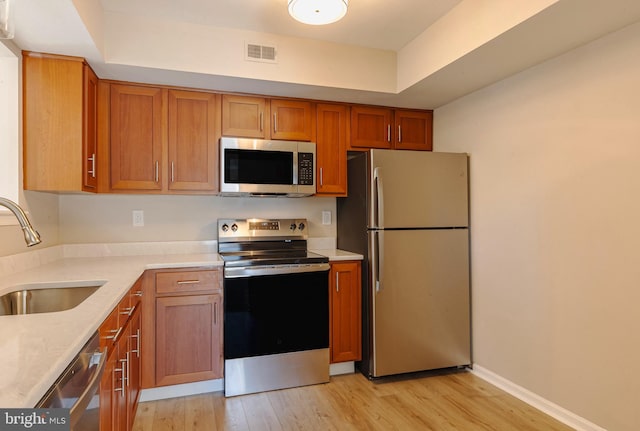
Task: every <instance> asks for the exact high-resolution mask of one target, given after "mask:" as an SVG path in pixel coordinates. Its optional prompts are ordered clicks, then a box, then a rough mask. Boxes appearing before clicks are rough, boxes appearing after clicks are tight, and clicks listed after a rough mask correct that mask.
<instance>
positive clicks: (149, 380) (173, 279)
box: [142, 268, 223, 388]
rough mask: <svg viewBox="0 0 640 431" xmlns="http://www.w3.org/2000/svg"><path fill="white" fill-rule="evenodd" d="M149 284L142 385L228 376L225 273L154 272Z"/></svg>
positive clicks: (147, 280) (147, 279) (148, 275)
mask: <svg viewBox="0 0 640 431" xmlns="http://www.w3.org/2000/svg"><path fill="white" fill-rule="evenodd" d="M144 280H145V281H144V291H145V296H144V297H143V309H144V319H143V322H142V326H143V328H142V332H143V333H144V334H145V338H144V339H143V345H142V361H143V363H142V365H143V367H142V369H143V376H142V387H143V388H153V387H158V386H166V385H176V384H182V383H191V382H197V381H202V380H212V379H219V378H222V377H223V356H222V346H223V344H222V336H223V333H222V322H223V320H222V319H223V317H222V316H223V302H222V301H223V291H222V271H221V270H220V269H218V268H214V269H211V268H201V269H197V268H193V269H180V270H175V269H174V270H171V269H166V270H164V269H162V270H151V271H147V272H146V273H145V275H144ZM146 334H149V336H147V335H146Z"/></svg>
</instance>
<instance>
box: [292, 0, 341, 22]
mask: <svg viewBox="0 0 640 431" xmlns="http://www.w3.org/2000/svg"><path fill="white" fill-rule="evenodd" d="M348 4H349V0H289V14H290V15H291V16H292V17H294V18H295V19H296V20H298V21H300V22H302V23H304V24H311V25H324V24H331V23H332V22H336V21H339V20H340V19H342V17H343V16H345V14H346V13H347V6H348Z"/></svg>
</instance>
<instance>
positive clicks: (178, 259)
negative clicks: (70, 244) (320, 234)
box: [0, 249, 362, 408]
mask: <svg viewBox="0 0 640 431" xmlns="http://www.w3.org/2000/svg"><path fill="white" fill-rule="evenodd" d="M314 251H315V252H316V253H318V254H322V255H325V256H327V257H329V259H330V261H339V260H359V259H362V256H361V255H358V254H354V253H349V252H344V251H342V250H334V249H321V250H314ZM222 265H223V262H222V260H221V258H220V256H219V255H218V254H216V253H185V254H170V255H137V256H100V257H65V258H62V259H59V260H55V261H53V262H50V263H45V264H43V265H39V266H37V267H35V268H31V269H29V270H26V271H20V272H16V273H13V274H10V275H6V276H2V277H0V295H2V294H4V293H7V292H10V291H13V290H17V289H19V288H20V286H23V285H33V284H38V283H51V282H64V283H68V282H70V281H101V282H104V285H102V287H100V288H99V289H98V290H97V291H96V292H95V293H94V294H93V295H91V296H90V297H89V298H87V299H86V300H85V301H84V302H82V303H81V304H80V305H78V306H77V307H75V308H73V309H71V310H66V311H61V312H56V313H41V314H30V315H19V316H0V407H2V408H17V407H33V406H35V405H36V403H37V402H38V401H39V400H40V399H41V398H42V396H43V395H44V394H45V393H46V391H47V390H48V389H49V388H50V387H51V385H52V384H53V383H54V382H55V381H56V379H57V378H58V377H59V376H60V374H61V373H62V372H63V371H64V370H65V368H66V367H67V365H68V364H69V363H70V361H71V360H72V359H73V358H74V356H75V355H76V354H77V352H78V351H79V350H80V349H81V348H82V346H83V345H84V344H85V343H86V342H87V340H88V339H89V338H90V337H91V335H92V334H93V333H94V332H95V331H96V330H97V329H98V328H99V326H100V325H101V324H102V322H103V321H104V320H105V319H106V317H107V316H108V315H109V313H110V312H111V310H112V309H113V308H114V307H115V306H116V305H117V304H118V302H119V301H120V299H121V298H122V297H124V295H125V294H126V292H128V290H129V289H130V288H131V286H133V284H134V283H135V282H136V280H137V279H138V278H139V277H140V276H141V275H142V273H143V272H144V271H145V270H147V269H158V268H187V267H196V266H210V267H220V266H222ZM29 287H33V286H29Z"/></svg>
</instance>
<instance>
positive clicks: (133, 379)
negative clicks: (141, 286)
mask: <svg viewBox="0 0 640 431" xmlns="http://www.w3.org/2000/svg"><path fill="white" fill-rule="evenodd" d="M140 315H141V313H140V307H138V308H136V311H134V313H133V315H132V316H131V321H130V323H129V327H128V329H127V336H128V350H127V367H128V371H127V385H128V389H127V414H128V422H129V429H131V428H133V421H134V419H135V412H136V408H137V406H138V399H139V398H140V341H141V340H140V335H141V333H140V323H141V318H140Z"/></svg>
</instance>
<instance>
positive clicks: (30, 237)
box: [0, 198, 40, 247]
mask: <svg viewBox="0 0 640 431" xmlns="http://www.w3.org/2000/svg"><path fill="white" fill-rule="evenodd" d="M0 205H1V206H3V207H5V208H9V210H11V212H12V213H13V215H15V216H16V218H17V219H18V222H19V223H20V227H21V228H22V232H23V233H24V240H25V242H26V243H27V246H28V247H31V246H32V245H36V244H40V234H39V233H38V232H37V231H36V230H35V229H34V228H33V226H31V223H30V222H29V219H28V218H27V215H26V214H25V212H24V210H23V209H22V208H20V206H19V205H18V204H17V203H15V202H13V201H10V200H9V199H6V198H0Z"/></svg>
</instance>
